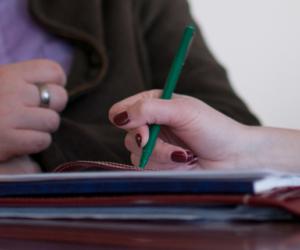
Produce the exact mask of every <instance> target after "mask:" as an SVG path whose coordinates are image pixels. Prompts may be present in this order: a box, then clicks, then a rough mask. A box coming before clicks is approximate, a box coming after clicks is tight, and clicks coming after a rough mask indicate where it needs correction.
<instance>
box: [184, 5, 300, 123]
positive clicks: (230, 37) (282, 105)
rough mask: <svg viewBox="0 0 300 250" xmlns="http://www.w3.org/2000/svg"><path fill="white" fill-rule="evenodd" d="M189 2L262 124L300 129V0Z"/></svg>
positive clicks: (197, 19)
mask: <svg viewBox="0 0 300 250" xmlns="http://www.w3.org/2000/svg"><path fill="white" fill-rule="evenodd" d="M189 1H190V4H191V10H192V13H193V15H194V17H195V19H196V21H197V22H198V24H200V27H201V28H202V32H203V33H204V36H205V38H206V41H207V42H208V45H209V47H210V48H211V50H212V52H213V53H214V55H215V56H216V57H217V59H218V60H219V62H221V63H222V64H223V65H224V66H225V68H226V69H227V71H228V73H229V77H230V79H231V82H232V84H233V86H234V88H235V89H236V91H237V92H238V93H239V95H240V96H241V97H242V98H243V99H244V100H245V101H246V103H247V104H248V105H249V106H250V108H251V109H252V110H253V111H254V112H255V113H256V114H257V116H258V117H259V118H260V119H261V121H262V122H263V124H264V125H268V126H276V127H290V128H298V129H300V1H299V0H251V1H244V0H225V1H222V0H189Z"/></svg>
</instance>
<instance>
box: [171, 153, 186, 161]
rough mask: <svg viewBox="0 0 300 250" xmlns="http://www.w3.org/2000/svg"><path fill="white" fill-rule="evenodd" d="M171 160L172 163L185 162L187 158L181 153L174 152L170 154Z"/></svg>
mask: <svg viewBox="0 0 300 250" xmlns="http://www.w3.org/2000/svg"><path fill="white" fill-rule="evenodd" d="M171 159H172V161H174V162H187V156H186V154H185V153H184V152H183V151H174V152H173V153H172V154H171Z"/></svg>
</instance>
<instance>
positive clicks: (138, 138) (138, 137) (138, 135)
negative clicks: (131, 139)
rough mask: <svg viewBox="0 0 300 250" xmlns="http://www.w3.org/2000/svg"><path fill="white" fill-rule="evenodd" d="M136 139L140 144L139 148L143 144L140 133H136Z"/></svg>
mask: <svg viewBox="0 0 300 250" xmlns="http://www.w3.org/2000/svg"><path fill="white" fill-rule="evenodd" d="M135 141H136V144H137V145H138V146H139V148H140V147H141V146H142V136H141V135H140V134H136V135H135Z"/></svg>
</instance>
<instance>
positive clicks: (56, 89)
mask: <svg viewBox="0 0 300 250" xmlns="http://www.w3.org/2000/svg"><path fill="white" fill-rule="evenodd" d="M46 88H47V90H48V92H49V96H50V102H49V109H53V110H55V111H57V112H60V111H62V110H63V109H64V108H65V106H66V104H67V101H68V95H67V92H66V90H65V89H64V88H63V87H61V86H58V85H55V84H47V85H46ZM36 89H37V98H36V99H37V102H38V105H37V106H40V103H41V100H40V98H41V96H40V95H41V93H40V90H39V88H38V87H36Z"/></svg>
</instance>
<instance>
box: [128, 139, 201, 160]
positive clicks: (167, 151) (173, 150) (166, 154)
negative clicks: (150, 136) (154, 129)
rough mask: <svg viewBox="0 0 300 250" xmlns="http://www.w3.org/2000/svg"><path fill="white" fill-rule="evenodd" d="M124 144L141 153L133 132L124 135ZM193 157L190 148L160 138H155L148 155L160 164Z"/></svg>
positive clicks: (136, 152)
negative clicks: (153, 145) (152, 147)
mask: <svg viewBox="0 0 300 250" xmlns="http://www.w3.org/2000/svg"><path fill="white" fill-rule="evenodd" d="M125 146H126V148H127V149H128V150H129V151H130V152H131V153H133V154H135V155H141V154H142V148H140V147H138V145H137V142H136V137H135V136H133V134H128V135H127V136H126V139H125ZM195 158H196V156H195V155H194V154H193V153H192V152H191V151H190V150H186V149H184V148H182V147H179V146H175V145H172V144H169V143H167V142H164V141H163V140H162V139H160V138H158V139H157V140H156V144H155V147H154V149H153V151H152V153H151V157H150V159H151V160H152V161H155V162H157V163H161V164H174V163H189V162H191V161H193V160H194V159H195Z"/></svg>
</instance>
